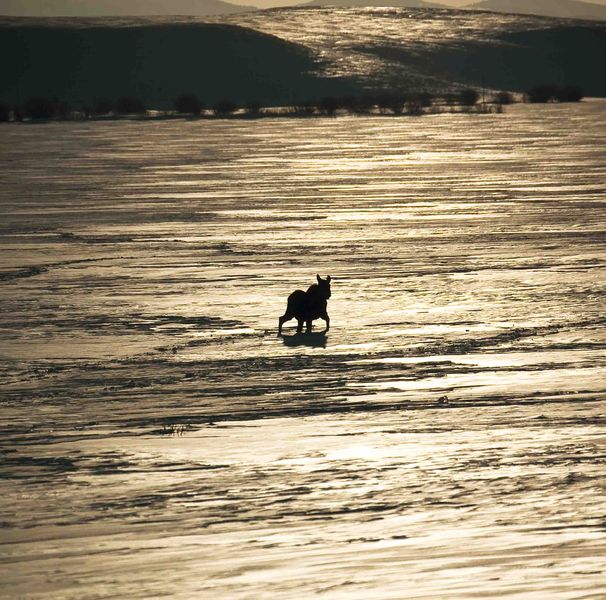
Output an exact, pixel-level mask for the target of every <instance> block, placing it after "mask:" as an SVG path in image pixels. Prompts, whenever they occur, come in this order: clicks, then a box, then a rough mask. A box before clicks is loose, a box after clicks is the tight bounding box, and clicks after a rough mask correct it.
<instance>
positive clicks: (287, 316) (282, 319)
mask: <svg viewBox="0 0 606 600" xmlns="http://www.w3.org/2000/svg"><path fill="white" fill-rule="evenodd" d="M292 317H293V316H292V315H291V314H289V313H288V311H286V312H285V313H284V315H283V316H281V317H280V318H279V319H278V335H282V325H284V323H286V321H290V320H291V319H292Z"/></svg>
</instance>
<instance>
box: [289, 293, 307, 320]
mask: <svg viewBox="0 0 606 600" xmlns="http://www.w3.org/2000/svg"><path fill="white" fill-rule="evenodd" d="M305 300H306V294H305V292H304V291H303V290H295V291H294V292H293V293H292V294H291V295H290V296H289V297H288V312H291V313H292V314H293V315H294V316H295V317H302V316H303V315H304V314H305V312H306V301H305Z"/></svg>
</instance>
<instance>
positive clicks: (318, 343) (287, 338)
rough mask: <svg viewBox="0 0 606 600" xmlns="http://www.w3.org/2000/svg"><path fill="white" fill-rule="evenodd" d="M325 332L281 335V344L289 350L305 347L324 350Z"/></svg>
mask: <svg viewBox="0 0 606 600" xmlns="http://www.w3.org/2000/svg"><path fill="white" fill-rule="evenodd" d="M327 339H328V338H327V337H326V332H325V331H317V332H315V333H293V334H292V335H282V342H283V343H284V345H285V346H288V347H289V348H297V347H298V346H307V347H309V348H326V341H327Z"/></svg>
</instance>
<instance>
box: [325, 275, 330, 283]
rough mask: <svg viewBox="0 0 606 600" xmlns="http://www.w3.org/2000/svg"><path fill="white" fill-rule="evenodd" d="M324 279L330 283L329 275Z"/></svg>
mask: <svg viewBox="0 0 606 600" xmlns="http://www.w3.org/2000/svg"><path fill="white" fill-rule="evenodd" d="M326 281H328V283H330V275H327V276H326Z"/></svg>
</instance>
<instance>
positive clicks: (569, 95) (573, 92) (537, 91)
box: [526, 83, 584, 103]
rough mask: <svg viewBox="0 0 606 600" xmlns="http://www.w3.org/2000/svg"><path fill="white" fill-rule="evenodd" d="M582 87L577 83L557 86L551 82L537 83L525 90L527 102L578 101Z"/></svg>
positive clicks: (581, 97)
mask: <svg viewBox="0 0 606 600" xmlns="http://www.w3.org/2000/svg"><path fill="white" fill-rule="evenodd" d="M583 96H584V93H583V89H582V88H581V87H579V86H578V85H565V86H559V85H555V84H553V83H545V84H543V85H537V86H536V87H533V88H531V89H530V90H528V92H526V98H527V100H528V102H534V103H536V102H579V101H580V100H582V99H583Z"/></svg>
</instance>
